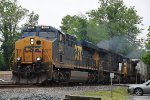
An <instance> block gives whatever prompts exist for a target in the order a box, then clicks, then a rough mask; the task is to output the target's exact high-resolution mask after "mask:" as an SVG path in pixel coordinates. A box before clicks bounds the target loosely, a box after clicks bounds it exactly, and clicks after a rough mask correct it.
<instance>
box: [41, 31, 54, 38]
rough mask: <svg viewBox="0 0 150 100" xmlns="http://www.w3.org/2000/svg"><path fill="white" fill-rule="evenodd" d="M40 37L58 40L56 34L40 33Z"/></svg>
mask: <svg viewBox="0 0 150 100" xmlns="http://www.w3.org/2000/svg"><path fill="white" fill-rule="evenodd" d="M39 37H43V38H46V39H52V38H56V35H55V33H54V32H39Z"/></svg>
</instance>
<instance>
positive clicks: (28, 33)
mask: <svg viewBox="0 0 150 100" xmlns="http://www.w3.org/2000/svg"><path fill="white" fill-rule="evenodd" d="M35 35H36V34H35V32H24V33H23V34H22V36H21V38H25V37H29V36H35Z"/></svg>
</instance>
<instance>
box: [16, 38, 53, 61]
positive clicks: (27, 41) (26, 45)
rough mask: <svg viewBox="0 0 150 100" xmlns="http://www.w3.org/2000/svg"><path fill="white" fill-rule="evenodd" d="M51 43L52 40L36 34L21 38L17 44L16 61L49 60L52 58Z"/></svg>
mask: <svg viewBox="0 0 150 100" xmlns="http://www.w3.org/2000/svg"><path fill="white" fill-rule="evenodd" d="M51 45H52V43H51V42H50V41H47V40H45V39H43V38H40V37H36V36H32V37H27V38H24V39H22V40H19V41H17V42H16V44H15V51H16V53H15V54H16V55H15V58H16V61H18V60H21V63H34V62H39V61H42V60H44V62H48V60H50V59H51V58H52V57H51V56H52V51H51Z"/></svg>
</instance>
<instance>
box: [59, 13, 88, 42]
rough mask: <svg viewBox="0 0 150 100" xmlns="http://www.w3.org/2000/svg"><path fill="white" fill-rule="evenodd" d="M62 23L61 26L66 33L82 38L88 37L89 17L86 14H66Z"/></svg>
mask: <svg viewBox="0 0 150 100" xmlns="http://www.w3.org/2000/svg"><path fill="white" fill-rule="evenodd" d="M61 24H62V26H60V28H61V30H62V31H63V32H64V33H67V34H70V35H74V36H76V37H77V38H78V39H80V40H81V39H82V40H84V39H86V38H87V19H86V17H85V16H81V15H80V16H77V15H74V16H70V15H66V16H65V17H64V18H63V19H62V22H61Z"/></svg>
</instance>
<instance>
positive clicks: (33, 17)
mask: <svg viewBox="0 0 150 100" xmlns="http://www.w3.org/2000/svg"><path fill="white" fill-rule="evenodd" d="M38 20H39V15H38V14H36V13H35V12H34V11H32V12H31V13H29V14H28V15H27V20H26V23H25V24H23V27H27V26H35V25H37V24H38Z"/></svg>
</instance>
